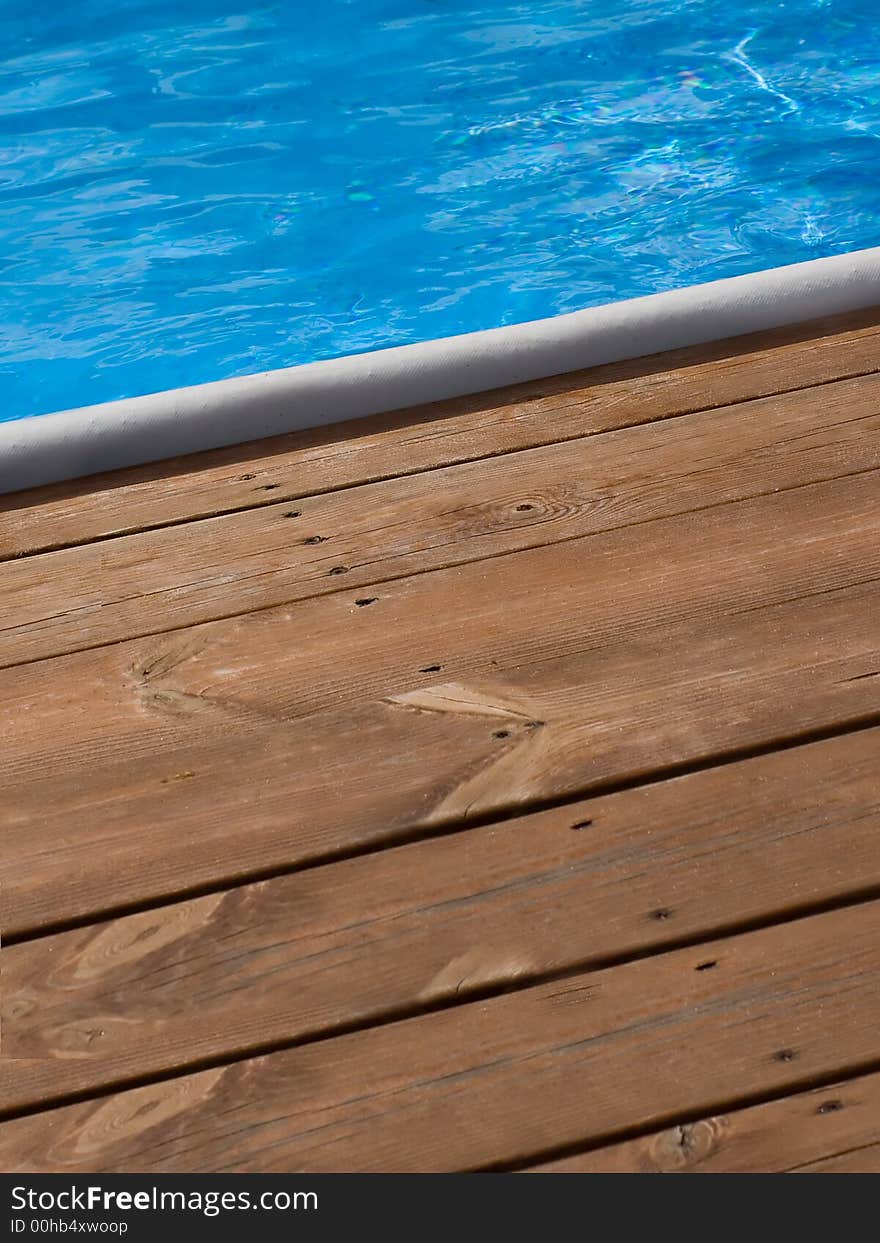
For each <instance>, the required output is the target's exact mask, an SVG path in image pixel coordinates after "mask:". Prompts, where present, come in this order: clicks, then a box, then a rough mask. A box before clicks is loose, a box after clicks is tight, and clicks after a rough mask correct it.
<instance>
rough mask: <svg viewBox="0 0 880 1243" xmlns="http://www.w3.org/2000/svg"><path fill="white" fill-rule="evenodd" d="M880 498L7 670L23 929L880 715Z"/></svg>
mask: <svg viewBox="0 0 880 1243" xmlns="http://www.w3.org/2000/svg"><path fill="white" fill-rule="evenodd" d="M876 497H877V478H876V477H875V475H863V476H860V477H857V478H852V479H847V480H843V481H839V482H836V483H834V484H823V485H816V486H815V487H810V488H804V489H799V490H796V491H792V492H788V493H781V494H779V495H776V496H773V497H764V498H760V499H759V500H756V501H750V502H746V503H743V504H741V505H732V506H727V507H725V508H724V509H723V510H721V511H707V512H706V513H703V514H700V515H694V516H689V517H687V518H685V519H675V520H670V521H669V522H666V521H663V522H655V523H648V524H645V525H643V526H641V527H639V528H638V529H637V530H636V531H635V533H634V532H633V531H624V532H615V533H611V534H610V535H608V536H602V537H596V539H594V540H591V541H582V542H579V541H574V542H572V543H568V544H563V545H559V546H556V547H554V548H549V549H538V550H533V551H529V552H524V553H519V554H517V555H516V556H514V557H508V558H496V559H494V560H493V561H490V562H487V563H481V564H480V565H477V566H473V565H471V566H463V567H457V568H456V569H455V570H451V571H440V572H437V573H436V574H433V575H423V576H419V577H416V578H413V579H409V580H398V582H396V583H394V584H392V585H391V586H390V587H389V588H384V589H383V596H385V598H384V600H383V601H382V604H381V606H380V605H379V602H378V601H377V606H376V607H375V608H363V609H362V608H358V607H356V605H355V604H354V601H353V600H351V599H349V600H347V601H346V600H342V599H341V598H340V597H339V596H333V597H327V598H324V599H321V600H313V601H307V602H304V603H303V604H301V605H299V606H297V608H296V611H295V612H294V613H293V614H287V613H285V612H283V611H282V612H280V613H275V614H272V613H261V614H255V615H252V616H250V617H247V618H243V619H238V620H236V621H233V622H218V623H211V624H210V625H209V626H206V627H202V628H200V629H198V630H194V631H192V632H188V633H187V634H185V635H184V636H178V637H176V641H175V643H174V644H173V645H169V644H168V643H167V641H166V644H165V646H164V647H156V646H152V647H151V646H150V645H149V644H148V643H147V642H146V641H140V640H139V641H136V642H135V643H132V644H120V645H117V646H115V647H112V648H105V649H99V650H98V651H96V652H87V653H81V654H78V655H75V656H66V657H59V658H57V659H56V660H54V661H45V662H40V663H39V664H35V665H30V666H19V667H15V668H12V669H8V670H5V671H4V672H3V673H2V675H0V703H2V704H3V705H4V712H5V714H6V717H5V721H4V739H3V742H4V751H3V763H4V772H3V775H2V784H0V824H2V826H3V837H2V857H3V860H4V866H5V868H6V871H5V876H6V880H7V885H6V887H5V892H4V905H5V918H4V921H3V922H4V926H5V927H6V929H7V930H8V932H10V933H11V932H15V931H23V930H25V929H31V928H35V927H39V926H44V925H46V924H51V923H53V922H57V921H62V920H67V919H75V918H81V917H83V916H86V915H94V914H96V913H99V912H102V911H109V910H112V909H115V908H118V907H121V906H123V905H125V904H129V903H142V902H146V901H153V900H156V899H159V898H161V897H163V896H174V895H178V894H181V893H182V892H187V891H191V890H192V889H194V888H196V887H199V886H205V885H210V886H217V885H218V884H219V882H221V881H224V880H227V879H238V878H245V877H249V876H250V877H253V876H255V875H257V874H259V873H261V872H264V871H267V870H274V869H278V868H286V867H289V866H290V865H291V864H294V863H301V862H304V861H307V860H315V859H319V858H321V859H327V858H329V857H331V856H333V855H335V854H339V853H342V852H347V851H350V850H352V849H355V848H357V849H363V848H364V847H366V846H368V845H375V844H378V843H380V842H383V841H384V842H387V841H390V840H399V838H400V836H401V835H402V834H411V833H413V832H416V831H420V830H422V829H424V828H427V827H431V826H438V825H445V824H450V823H460V822H462V821H465V820H469V819H472V818H473V817H474V816H486V815H492V816H496V815H497V814H498V813H499V812H500V811H501V810H503V809H505V808H510V807H517V806H521V805H522V804H523V803H530V802H533V801H536V800H537V801H539V800H542V799H548V798H558V797H561V796H565V797H570V796H572V795H576V794H578V793H579V792H582V791H586V790H588V789H593V788H595V787H597V786H601V785H603V784H607V783H608V782H613V781H619V780H621V779H624V778H626V779H632V778H634V777H638V776H641V775H643V774H645V773H648V772H652V771H656V770H657V769H658V768H663V767H664V766H668V765H676V764H682V763H691V762H694V761H696V760H699V759H704V758H706V757H708V756H713V755H717V754H719V753H723V752H729V751H731V750H734V749H737V748H742V747H752V746H756V745H762V746H764V745H767V744H770V743H774V742H776V741H777V740H779V739H780V738H784V737H788V736H802V735H803V734H804V733H805V732H806V731H810V730H817V729H824V728H826V727H828V726H830V725H834V724H839V723H841V722H847V721H849V722H852V721H857V720H864V719H865V718H866V717H869V716H871V715H872V714H875V715H876V713H877V710H878V706H880V705H878V698H877V696H878V671H880V624H878V617H880V583H878V580H880V539H878V535H880V511H878V508H877V505H876ZM581 543H582V544H583V545H589V548H586V547H580V546H579V544H581ZM597 546H598V547H597ZM386 592H387V593H388V594H387V595H385V593H386ZM536 618H539V622H538V623H537V624H536ZM373 619H375V620H373ZM450 619H454V624H451V623H450ZM436 666H440V668H439V669H437V668H436Z"/></svg>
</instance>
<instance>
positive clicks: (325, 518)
mask: <svg viewBox="0 0 880 1243" xmlns="http://www.w3.org/2000/svg"><path fill="white" fill-rule="evenodd" d="M878 433H880V375H874V376H867V377H860V378H859V379H856V380H844V381H840V382H838V383H835V384H827V385H823V386H821V387H819V388H811V389H802V390H799V391H797V392H794V393H788V394H785V395H783V396H780V397H772V398H767V399H763V400H759V401H754V402H746V403H743V404H741V405H738V406H734V407H727V408H725V409H722V410H712V411H709V412H703V413H701V414H694V415H689V416H686V417H683V418H679V419H673V420H670V421H668V422H661V423H653V424H649V425H647V426H642V427H636V428H630V429H628V430H625V431H622V432H615V433H609V434H607V435H603V436H596V437H592V438H590V439H588V440H586V441H584V440H577V441H566V442H564V443H562V444H556V445H550V446H546V447H543V448H538V449H532V450H528V451H525V452H522V453H513V454H510V455H506V456H503V457H499V458H493V459H491V460H489V461H480V462H472V463H467V464H465V465H459V466H454V467H449V468H445V469H442V470H437V471H433V472H428V473H422V474H418V475H414V476H412V477H411V478H408V479H395V480H391V481H388V482H385V483H378V484H369V485H366V486H363V487H358V488H352V489H349V490H345V491H342V492H337V493H333V494H330V495H328V496H318V497H313V498H310V499H309V500H307V501H303V502H302V503H301V504H297V506H296V507H294V508H291V506H290V504H288V503H283V504H280V505H270V506H265V507H263V508H259V509H251V510H247V511H244V512H241V513H236V514H229V515H226V516H225V517H221V518H211V519H208V520H205V521H201V522H194V523H187V524H184V525H181V526H172V527H166V528H164V529H162V530H158V531H148V532H144V533H142V534H139V535H131V536H127V537H122V538H119V539H114V540H106V541H100V542H98V543H92V544H88V545H86V546H83V547H77V548H70V549H66V550H64V551H61V552H54V553H47V554H44V555H42V556H36V557H28V558H22V559H19V560H17V561H7V562H5V563H2V564H0V592H2V595H3V628H2V630H0V665H10V664H15V663H18V662H19V661H27V660H36V659H44V658H46V657H48V656H55V655H59V654H62V653H64V652H72V651H77V650H81V649H85V648H88V647H95V646H98V645H100V644H103V643H108V642H115V641H119V640H121V639H127V638H131V637H136V636H141V635H148V634H158V633H161V632H162V631H167V630H171V629H175V628H179V627H182V626H187V625H193V624H196V623H200V622H204V621H210V620H213V619H215V618H221V617H231V616H234V615H236V614H242V613H247V612H250V611H253V610H256V609H263V608H268V607H271V606H273V605H278V604H282V603H285V602H287V601H291V600H297V599H302V598H305V597H308V596H314V595H321V594H326V593H330V592H334V591H338V590H339V589H340V587H343V586H344V588H345V589H347V590H349V589H352V588H355V587H359V586H368V585H375V584H378V583H381V582H384V581H388V580H391V579H394V578H398V577H401V576H404V575H406V574H411V573H418V572H424V571H425V570H433V569H437V568H441V567H443V566H448V565H455V564H461V563H464V562H467V561H473V560H481V559H485V558H487V557H491V556H493V555H496V554H498V553H503V552H511V551H516V550H518V549H523V548H529V547H536V546H540V545H544V544H549V543H553V542H556V541H561V540H566V539H573V538H577V537H579V536H584V535H589V534H594V533H597V532H600V531H607V530H612V529H615V528H619V527H624V526H628V525H631V524H635V523H640V522H645V521H647V520H650V519H654V518H658V517H664V516H667V515H674V514H677V513H683V512H686V511H688V510H690V509H699V508H705V507H708V506H712V505H718V504H721V503H724V502H727V501H731V500H737V499H742V498H745V497H750V496H756V495H760V494H761V493H765V492H770V491H776V490H779V489H785V488H792V487H796V486H799V485H801V484H804V483H810V482H814V481H817V480H822V479H828V478H835V477H840V476H842V475H845V474H848V473H851V472H855V471H864V470H868V469H871V468H876V467H880V434H878ZM646 463H648V464H649V466H650V474H648V473H646Z"/></svg>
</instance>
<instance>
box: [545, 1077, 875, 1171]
mask: <svg viewBox="0 0 880 1243" xmlns="http://www.w3.org/2000/svg"><path fill="white" fill-rule="evenodd" d="M532 1172H533V1173H542V1174H785V1173H795V1172H798V1173H800V1172H802V1173H805V1174H817V1173H843V1172H848V1173H861V1174H868V1173H878V1172H880V1075H865V1076H864V1077H862V1078H856V1079H851V1080H848V1081H847V1082H845V1083H837V1084H832V1085H830V1086H829V1087H823V1088H817V1089H815V1090H814V1091H812V1092H798V1093H797V1094H795V1095H794V1096H787V1097H783V1098H782V1099H781V1100H778V1101H771V1102H769V1103H768V1104H766V1105H755V1106H753V1107H752V1108H751V1109H738V1110H736V1111H734V1112H732V1113H727V1114H722V1115H720V1116H718V1117H713V1118H702V1119H700V1121H698V1122H687V1123H682V1124H681V1125H679V1126H674V1127H670V1128H669V1129H667V1130H665V1131H659V1132H657V1133H655V1134H653V1135H646V1136H643V1137H642V1138H640V1139H635V1140H630V1141H628V1142H627V1143H623V1144H613V1145H611V1146H610V1147H608V1148H599V1149H597V1150H595V1151H593V1152H588V1153H583V1154H582V1155H579V1156H574V1157H567V1158H565V1159H563V1160H560V1161H551V1162H547V1163H546V1164H545V1165H541V1166H536V1167H534V1169H533V1171H532Z"/></svg>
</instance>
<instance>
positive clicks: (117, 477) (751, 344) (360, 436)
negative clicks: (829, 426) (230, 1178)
mask: <svg viewBox="0 0 880 1243" xmlns="http://www.w3.org/2000/svg"><path fill="white" fill-rule="evenodd" d="M878 331H880V311H878V309H876V308H875V309H874V310H869V311H860V312H857V313H854V314H851V315H844V316H838V317H834V318H830V319H825V320H821V321H815V322H814V323H812V324H809V325H794V326H792V327H789V328H784V329H778V330H776V331H774V332H765V333H758V334H755V335H753V336H748V337H741V338H737V339H734V340H731V341H726V342H720V343H716V344H712V345H704V346H697V347H694V348H691V349H686V350H677V351H674V352H672V353H669V354H659V355H655V356H654V357H653V358H647V359H645V358H642V359H636V360H633V361H631V362H625V363H617V364H613V365H611V366H608V367H599V368H594V369H592V370H589V371H585V372H580V373H574V374H572V375H566V376H557V377H553V378H550V379H546V380H540V381H534V382H531V383H528V384H522V385H517V386H514V387H513V388H508V389H502V390H496V391H495V392H492V393H487V394H479V395H477V396H476V397H466V398H458V399H456V400H454V401H450V402H442V403H437V404H435V405H433V406H425V407H421V408H419V409H416V410H409V411H401V412H398V413H395V414H391V415H383V416H379V417H376V418H372V419H364V420H357V421H355V422H352V423H349V424H342V425H339V424H337V425H335V426H332V427H329V428H318V429H314V430H311V431H308V432H304V433H299V434H296V435H293V436H286V437H280V438H278V439H276V440H264V441H257V442H254V443H253V444H251V445H245V446H235V447H233V448H231V449H225V450H220V451H217V452H211V453H204V454H197V455H192V456H191V457H184V458H177V459H172V460H170V461H166V462H161V463H158V464H152V465H149V466H145V467H136V468H134V469H132V470H127V471H117V472H113V473H110V474H107V475H98V476H94V477H92V478H91V479H88V480H81V481H75V482H74V483H69V484H60V485H53V486H51V487H48V488H42V489H38V490H34V491H32V492H28V493H24V494H20V495H18V496H11V497H0V557H12V556H20V555H23V554H28V553H34V552H39V551H41V550H45V549H49V548H58V547H63V546H68V545H74V544H82V543H84V542H86V541H88V540H94V539H100V538H103V537H105V536H110V535H118V534H122V533H125V532H131V531H138V530H142V529H146V528H149V527H161V526H165V525H167V524H168V523H171V522H185V521H189V520H191V519H193V518H201V517H205V516H207V515H211V514H220V513H226V512H230V511H234V510H240V509H247V508H250V507H253V506H259V505H262V504H265V503H266V502H268V501H278V500H282V499H284V500H291V499H294V498H301V497H304V496H309V495H313V494H317V493H322V492H326V491H328V490H330V489H333V488H339V487H346V486H349V485H351V484H357V483H365V482H368V481H372V480H379V479H388V478H392V477H394V476H399V475H402V474H408V473H412V472H414V471H420V470H427V469H433V468H435V467H438V466H446V465H450V464H452V463H455V462H465V461H472V460H475V459H478V458H486V457H491V456H494V455H496V454H499V453H508V452H511V451H512V450H518V449H524V448H529V447H531V446H534V445H541V444H549V443H552V442H556V441H561V440H565V439H570V438H573V437H581V436H587V435H590V434H591V433H593V432H598V431H608V430H610V429H613V428H619V427H626V426H630V425H633V424H638V423H643V422H646V421H648V420H651V419H662V418H666V417H668V416H670V415H676V414H682V413H687V412H691V411H697V410H703V409H707V408H711V407H717V406H724V405H727V404H729V403H731V402H738V401H743V400H746V399H749V398H754V397H761V396H768V395H771V394H774V393H781V392H785V391H786V390H789V389H797V388H802V387H806V386H808V385H811V384H822V383H825V382H827V381H830V380H838V379H843V378H845V377H847V376H857V375H863V374H867V373H869V372H874V371H877V370H878V369H880V341H878Z"/></svg>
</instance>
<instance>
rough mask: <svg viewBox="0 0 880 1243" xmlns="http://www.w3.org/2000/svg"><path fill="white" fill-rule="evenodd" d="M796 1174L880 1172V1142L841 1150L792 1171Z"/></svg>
mask: <svg viewBox="0 0 880 1243" xmlns="http://www.w3.org/2000/svg"><path fill="white" fill-rule="evenodd" d="M791 1172H792V1173H794V1174H880V1144H872V1145H870V1146H868V1147H866V1148H859V1149H855V1150H853V1151H850V1152H839V1153H837V1154H836V1155H835V1156H832V1157H826V1158H825V1159H824V1160H822V1161H815V1162H813V1163H812V1164H810V1165H804V1166H801V1167H800V1168H799V1169H797V1170H792V1171H791Z"/></svg>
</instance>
